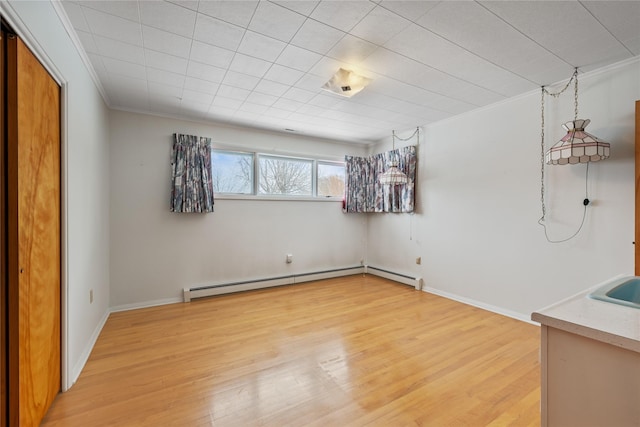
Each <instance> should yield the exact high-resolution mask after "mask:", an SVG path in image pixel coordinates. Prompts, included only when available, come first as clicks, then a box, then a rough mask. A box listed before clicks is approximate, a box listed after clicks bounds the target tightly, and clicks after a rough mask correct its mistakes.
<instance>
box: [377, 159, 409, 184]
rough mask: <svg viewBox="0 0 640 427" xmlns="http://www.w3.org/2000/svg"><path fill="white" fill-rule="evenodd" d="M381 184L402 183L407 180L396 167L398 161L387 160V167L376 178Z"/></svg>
mask: <svg viewBox="0 0 640 427" xmlns="http://www.w3.org/2000/svg"><path fill="white" fill-rule="evenodd" d="M378 180H379V181H380V184H383V185H403V184H406V183H407V182H409V179H408V178H407V175H405V174H404V173H403V172H402V171H401V170H400V169H398V162H396V161H395V160H392V161H391V162H389V168H388V169H387V170H386V171H385V173H383V174H382V175H380V178H379V179H378Z"/></svg>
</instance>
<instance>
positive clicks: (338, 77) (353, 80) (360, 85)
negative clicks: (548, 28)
mask: <svg viewBox="0 0 640 427" xmlns="http://www.w3.org/2000/svg"><path fill="white" fill-rule="evenodd" d="M369 83H371V79H368V78H366V77H363V76H361V75H358V74H356V73H354V72H353V71H350V70H345V69H344V68H340V69H339V70H338V72H336V73H335V74H334V75H333V77H331V79H330V80H329V81H328V82H326V83H325V84H324V85H323V86H322V89H324V90H328V91H330V92H333V93H337V94H338V95H340V96H346V97H347V98H349V97H352V96H353V95H355V94H356V93H358V92H360V91H361V90H362V89H364V88H365V86H367V85H368V84H369Z"/></svg>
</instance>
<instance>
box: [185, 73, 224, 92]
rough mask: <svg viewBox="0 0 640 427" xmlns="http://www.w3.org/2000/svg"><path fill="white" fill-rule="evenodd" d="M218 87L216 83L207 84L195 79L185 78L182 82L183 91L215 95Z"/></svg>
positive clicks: (204, 81)
mask: <svg viewBox="0 0 640 427" xmlns="http://www.w3.org/2000/svg"><path fill="white" fill-rule="evenodd" d="M218 87H220V85H219V84H218V83H212V82H208V81H206V80H201V79H196V78H195V77H186V78H185V80H184V88H185V90H192V91H196V92H201V93H206V94H211V95H215V93H216V92H217V91H218Z"/></svg>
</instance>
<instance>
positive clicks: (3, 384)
mask: <svg viewBox="0 0 640 427" xmlns="http://www.w3.org/2000/svg"><path fill="white" fill-rule="evenodd" d="M0 26H2V22H0ZM5 44H6V34H5V31H4V27H2V31H1V32H0V142H1V144H0V204H2V209H0V427H6V425H7V422H8V421H9V419H8V417H7V322H6V315H7V276H6V274H7V270H6V261H7V239H6V236H5V230H6V224H7V223H6V220H5V213H6V204H5V182H6V180H5V166H4V165H5V157H6V156H5V152H6V151H5V148H6V141H7V134H6V132H5V131H6V126H5V116H4V113H5V107H4V104H5V94H6V81H5V74H4V63H5V61H4V57H5Z"/></svg>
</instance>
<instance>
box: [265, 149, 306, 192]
mask: <svg viewBox="0 0 640 427" xmlns="http://www.w3.org/2000/svg"><path fill="white" fill-rule="evenodd" d="M259 158H260V162H259V168H258V171H259V178H260V179H259V181H258V193H259V194H278V195H288V196H311V195H312V193H311V189H312V179H313V161H312V160H306V159H295V158H288V157H280V156H277V157H276V156H264V155H260V157H259Z"/></svg>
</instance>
